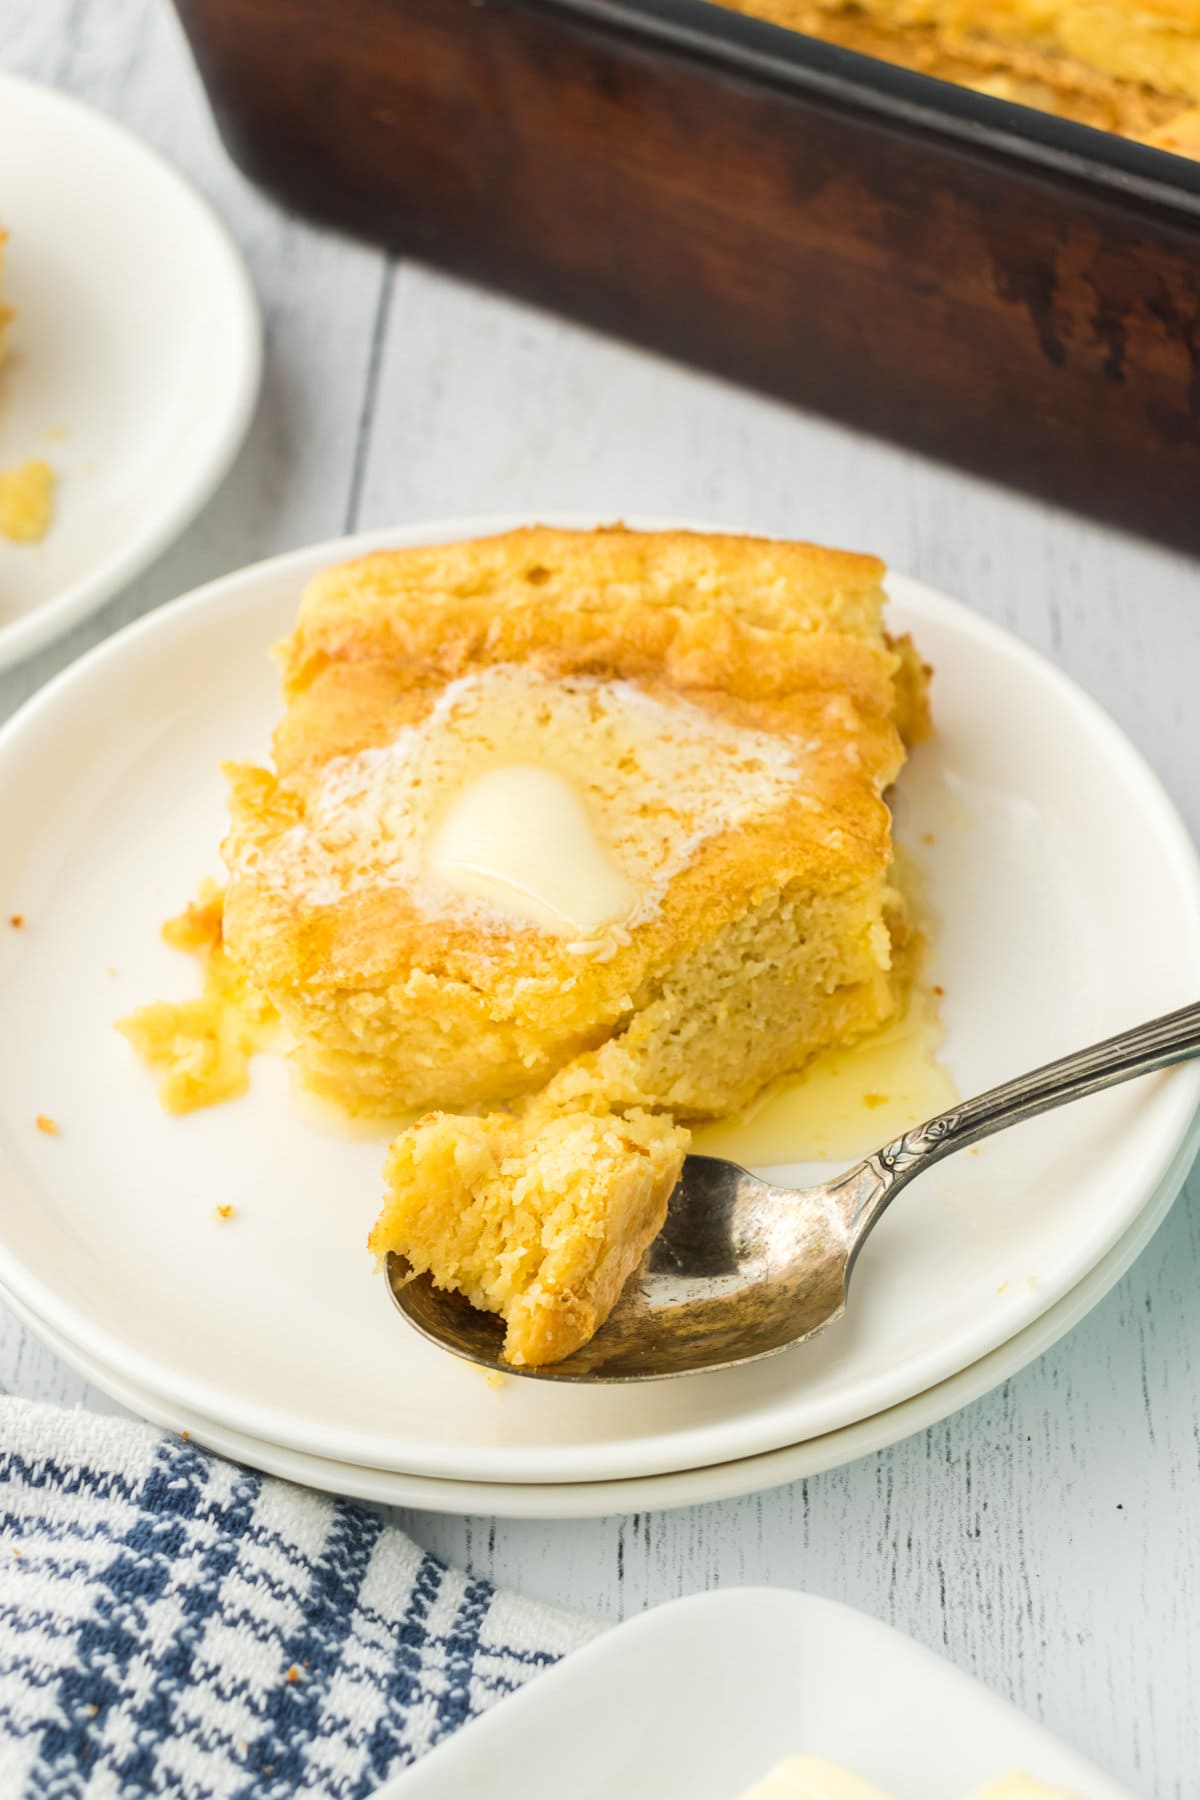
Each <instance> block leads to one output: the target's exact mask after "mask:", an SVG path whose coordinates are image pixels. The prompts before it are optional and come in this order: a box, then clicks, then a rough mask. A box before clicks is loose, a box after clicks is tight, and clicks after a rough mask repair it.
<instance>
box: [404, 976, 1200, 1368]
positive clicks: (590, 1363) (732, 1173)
mask: <svg viewBox="0 0 1200 1800" xmlns="http://www.w3.org/2000/svg"><path fill="white" fill-rule="evenodd" d="M1198 1054H1200V1005H1197V1006H1185V1007H1184V1008H1183V1009H1182V1011H1180V1012H1175V1013H1168V1014H1167V1015H1166V1017H1165V1018H1161V1019H1154V1020H1152V1021H1151V1022H1150V1023H1149V1024H1148V1025H1139V1026H1138V1027H1137V1028H1136V1029H1135V1030H1133V1031H1126V1032H1122V1034H1121V1035H1120V1037H1114V1038H1108V1039H1106V1041H1105V1042H1104V1043H1102V1044H1095V1045H1093V1046H1092V1048H1091V1049H1089V1050H1079V1051H1077V1052H1076V1054H1075V1055H1074V1056H1066V1057H1063V1059H1062V1060H1061V1061H1060V1062H1053V1063H1048V1064H1047V1065H1046V1066H1045V1068H1042V1069H1035V1070H1034V1071H1033V1073H1032V1074H1030V1075H1021V1076H1019V1077H1018V1078H1017V1080H1015V1081H1009V1082H1006V1083H1005V1084H1004V1086H1003V1087H998V1088H992V1089H991V1091H990V1092H989V1093H986V1094H981V1095H980V1096H979V1097H978V1099H975V1100H964V1101H963V1103H962V1105H961V1106H956V1107H954V1108H953V1110H952V1111H950V1112H944V1113H939V1114H938V1116H937V1117H936V1118H934V1119H928V1120H926V1122H925V1124H924V1125H916V1126H914V1127H913V1129H912V1130H911V1131H906V1132H905V1133H904V1135H903V1136H902V1137H898V1138H896V1139H894V1140H893V1142H892V1143H890V1144H885V1145H884V1146H883V1148H882V1149H880V1150H876V1151H875V1152H874V1154H873V1155H871V1156H868V1157H867V1158H866V1159H865V1161H863V1162H860V1163H858V1164H857V1165H856V1166H855V1167H854V1168H853V1169H850V1170H849V1171H848V1172H847V1173H846V1174H845V1175H840V1176H838V1178H837V1179H836V1180H835V1181H829V1182H824V1183H823V1184H822V1185H821V1186H820V1187H810V1188H783V1187H772V1186H771V1184H770V1182H767V1181H761V1180H759V1178H758V1176H756V1175H751V1174H749V1173H748V1172H747V1171H746V1170H745V1169H741V1168H739V1167H738V1165H737V1164H736V1163H731V1162H725V1161H724V1160H723V1159H722V1158H720V1157H716V1156H689V1157H688V1158H687V1159H686V1161H685V1163H684V1166H683V1174H682V1176H681V1177H680V1180H679V1182H678V1184H677V1186H676V1188H675V1191H674V1193H673V1194H672V1195H671V1200H670V1205H669V1207H668V1211H667V1220H666V1224H665V1225H664V1226H663V1229H662V1231H661V1233H660V1234H659V1236H658V1237H657V1238H656V1239H655V1241H654V1243H653V1244H652V1245H651V1246H650V1249H649V1250H648V1251H647V1253H646V1256H645V1257H644V1259H643V1261H642V1264H641V1266H640V1268H639V1269H638V1270H637V1271H636V1272H635V1273H634V1275H632V1276H631V1277H630V1279H629V1281H628V1282H627V1283H626V1286H625V1291H624V1293H623V1294H622V1295H621V1298H620V1300H619V1301H618V1302H617V1305H616V1307H615V1309H614V1310H613V1312H612V1313H611V1315H610V1316H609V1318H608V1320H607V1322H606V1323H605V1324H604V1325H603V1326H601V1328H600V1330H599V1331H598V1332H597V1333H596V1335H595V1337H594V1338H593V1339H592V1340H591V1342H590V1343H589V1344H585V1345H584V1346H583V1348H582V1349H581V1350H576V1351H575V1352H574V1353H573V1355H571V1356H568V1357H566V1358H565V1359H564V1361H562V1362H559V1363H551V1364H548V1365H546V1366H545V1367H542V1368H536V1369H526V1368H514V1367H513V1366H512V1365H511V1364H509V1363H506V1362H505V1361H504V1360H503V1357H502V1355H501V1349H502V1346H503V1343H504V1325H503V1322H502V1321H501V1320H500V1319H499V1318H497V1317H496V1316H495V1315H494V1314H492V1313H482V1312H477V1311H476V1310H475V1308H474V1307H473V1306H471V1305H470V1303H469V1302H468V1301H467V1300H465V1299H464V1298H463V1296H462V1295H461V1294H457V1293H454V1292H452V1291H451V1290H449V1289H446V1288H439V1287H435V1286H434V1285H433V1282H432V1281H431V1280H430V1278H429V1276H427V1275H421V1276H418V1277H416V1278H415V1279H414V1278H413V1276H412V1273H411V1271H410V1269H409V1267H408V1264H407V1263H406V1262H405V1261H404V1259H403V1257H400V1256H397V1255H395V1254H393V1255H390V1256H389V1257H388V1284H389V1286H390V1288H391V1293H392V1298H393V1300H394V1301H395V1303H396V1305H397V1306H398V1307H399V1309H400V1311H401V1312H402V1313H403V1314H404V1316H405V1318H406V1319H408V1320H409V1321H410V1323H411V1324H413V1325H415V1326H416V1328H417V1330H418V1331H420V1332H421V1333H423V1335H424V1336H425V1337H427V1338H429V1339H430V1340H431V1341H432V1342H433V1343H435V1344H440V1345H441V1346H442V1347H443V1348H444V1349H446V1350H452V1351H453V1352H454V1354H455V1355H456V1356H462V1357H466V1358H468V1359H469V1361H471V1362H475V1363H481V1364H483V1366H484V1367H485V1368H488V1369H496V1370H499V1371H501V1372H502V1373H504V1374H506V1375H528V1376H531V1377H533V1378H535V1379H536V1380H539V1381H656V1380H659V1379H661V1378H662V1377H663V1376H666V1375H693V1374H696V1373H698V1372H699V1371H701V1370H704V1369H728V1368H732V1367H733V1366H734V1364H735V1363H743V1362H752V1361H754V1360H755V1359H756V1358H758V1357H762V1356H773V1355H774V1354H775V1352H776V1351H778V1350H787V1349H790V1347H791V1346H792V1345H793V1344H800V1343H803V1341H804V1339H805V1338H810V1337H812V1335H813V1333H814V1332H817V1331H821V1330H822V1329H823V1328H824V1327H825V1326H826V1325H831V1324H832V1323H833V1321H834V1320H835V1319H838V1318H840V1317H841V1315H842V1313H843V1312H844V1311H845V1307H846V1288H847V1284H848V1283H849V1280H850V1274H851V1271H852V1270H853V1268H854V1263H855V1260H856V1258H857V1256H858V1253H859V1251H860V1250H861V1249H862V1247H863V1244H864V1243H865V1242H866V1239H867V1235H868V1233H869V1232H870V1231H871V1229H872V1228H873V1226H874V1225H875V1224H876V1223H877V1221H878V1220H879V1219H880V1218H881V1217H882V1215H883V1213H884V1211H885V1210H886V1208H887V1207H888V1206H889V1205H890V1204H891V1202H892V1201H893V1200H894V1199H895V1197H896V1195H897V1194H898V1193H899V1192H900V1189H901V1188H902V1187H905V1186H907V1184H908V1183H909V1182H910V1181H912V1180H913V1178H914V1176H917V1175H920V1174H921V1173H922V1171H923V1170H925V1169H927V1168H929V1167H930V1166H931V1165H932V1164H933V1163H935V1162H940V1161H941V1159H942V1158H943V1157H944V1156H949V1155H950V1154H951V1152H952V1151H955V1150H962V1149H963V1148H965V1146H966V1145H968V1144H974V1143H976V1142H977V1141H978V1140H979V1139H980V1138H983V1137H989V1136H990V1135H991V1133H992V1132H994V1131H1003V1130H1004V1128H1005V1126H1007V1125H1017V1124H1019V1123H1020V1122H1021V1121H1022V1120H1023V1119H1032V1118H1035V1117H1036V1116H1037V1114H1038V1113H1043V1112H1048V1111H1049V1110H1050V1108H1051V1107H1054V1106H1062V1105H1064V1104H1065V1102H1066V1101H1068V1100H1078V1099H1081V1098H1082V1097H1083V1096H1084V1095H1085V1094H1094V1093H1097V1092H1098V1091H1099V1090H1100V1089H1101V1088H1106V1087H1112V1086H1113V1085H1114V1084H1115V1083H1116V1082H1118V1081H1129V1080H1130V1079H1131V1078H1132V1077H1133V1076H1135V1075H1148V1074H1150V1073H1151V1072H1152V1071H1153V1070H1155V1069H1163V1068H1166V1067H1167V1066H1168V1065H1169V1064H1171V1063H1177V1062H1185V1061H1186V1060H1187V1059H1188V1058H1189V1057H1192V1056H1196V1055H1198Z"/></svg>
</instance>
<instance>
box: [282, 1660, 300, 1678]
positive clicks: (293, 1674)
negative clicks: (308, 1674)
mask: <svg viewBox="0 0 1200 1800" xmlns="http://www.w3.org/2000/svg"><path fill="white" fill-rule="evenodd" d="M284 1679H285V1680H286V1681H290V1682H293V1683H294V1682H297V1681H299V1679H300V1671H299V1669H298V1668H297V1667H296V1665H295V1663H293V1664H292V1666H291V1668H290V1669H289V1670H288V1672H287V1675H286V1676H285V1677H284Z"/></svg>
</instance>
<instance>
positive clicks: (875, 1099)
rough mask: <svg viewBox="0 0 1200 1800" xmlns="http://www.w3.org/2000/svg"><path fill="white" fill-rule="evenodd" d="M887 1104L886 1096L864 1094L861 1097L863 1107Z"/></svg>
mask: <svg viewBox="0 0 1200 1800" xmlns="http://www.w3.org/2000/svg"><path fill="white" fill-rule="evenodd" d="M887 1103H888V1096H887V1094H864V1095H863V1105H864V1106H872V1107H874V1106H886V1105H887Z"/></svg>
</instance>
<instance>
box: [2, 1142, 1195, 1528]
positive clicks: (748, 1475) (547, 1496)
mask: <svg viewBox="0 0 1200 1800" xmlns="http://www.w3.org/2000/svg"><path fill="white" fill-rule="evenodd" d="M1197 1124H1198V1127H1200V1121H1198V1122H1197ZM1198 1137H1200V1130H1194V1131H1193V1133H1192V1136H1191V1139H1190V1140H1189V1141H1188V1142H1187V1143H1186V1144H1185V1145H1184V1146H1183V1148H1182V1150H1181V1152H1180V1155H1179V1157H1178V1158H1177V1159H1176V1163H1175V1166H1174V1167H1173V1168H1172V1170H1171V1171H1170V1173H1169V1176H1168V1179H1167V1180H1166V1181H1165V1182H1164V1183H1163V1185H1162V1186H1161V1188H1160V1189H1159V1191H1158V1192H1157V1193H1156V1194H1155V1195H1154V1197H1153V1198H1152V1200H1151V1202H1150V1204H1149V1205H1148V1206H1147V1207H1146V1208H1145V1209H1144V1210H1143V1211H1142V1212H1141V1213H1140V1214H1139V1215H1138V1218H1137V1219H1136V1221H1135V1222H1134V1224H1133V1225H1132V1226H1131V1227H1130V1229H1129V1231H1127V1232H1126V1234H1125V1236H1124V1237H1123V1238H1122V1239H1121V1240H1120V1242H1119V1243H1117V1244H1115V1245H1114V1246H1113V1248H1112V1249H1111V1250H1110V1251H1109V1252H1108V1254H1107V1256H1104V1257H1102V1258H1101V1260H1100V1261H1099V1262H1098V1263H1097V1264H1096V1267H1095V1268H1094V1269H1093V1270H1091V1272H1090V1273H1089V1274H1088V1275H1085V1277H1084V1279H1083V1280H1082V1281H1081V1282H1080V1283H1079V1285H1078V1287H1076V1288H1073V1289H1072V1290H1071V1292H1070V1293H1069V1294H1066V1295H1064V1297H1063V1298H1062V1299H1061V1300H1060V1301H1059V1302H1058V1303H1057V1305H1055V1306H1052V1307H1051V1308H1050V1310H1049V1312H1045V1313H1043V1314H1042V1316H1041V1318H1040V1319H1038V1320H1036V1321H1035V1323H1034V1324H1032V1325H1029V1326H1027V1327H1026V1328H1025V1330H1024V1331H1022V1332H1018V1334H1017V1336H1016V1337H1014V1338H1010V1339H1009V1341H1008V1342H1007V1343H1006V1344H1002V1345H1001V1346H1000V1348H999V1349H998V1350H993V1351H992V1353H991V1354H990V1356H985V1357H983V1358H982V1359H981V1360H980V1361H979V1362H977V1363H972V1365H971V1367H970V1368H969V1369H963V1370H962V1371H961V1372H960V1373H959V1374H958V1375H952V1376H951V1377H950V1379H949V1380H948V1381H943V1382H940V1383H939V1384H938V1386H937V1387H934V1388H929V1389H927V1390H926V1392H925V1393H923V1394H918V1395H916V1396H915V1397H914V1398H913V1399H911V1400H905V1401H903V1402H901V1404H900V1405H899V1406H893V1407H890V1408H889V1409H888V1410H887V1411H886V1412H882V1413H878V1414H876V1416H875V1417H874V1418H873V1419H862V1420H860V1421H859V1422H858V1424H856V1425H847V1426H844V1427H843V1428H842V1430H841V1431H831V1432H828V1433H827V1434H826V1435H825V1436H824V1437H817V1438H810V1439H809V1440H808V1441H807V1442H806V1443H803V1444H791V1445H788V1446H787V1447H786V1448H784V1449H782V1450H771V1451H768V1452H766V1453H765V1454H764V1455H762V1456H749V1457H743V1458H741V1459H739V1460H736V1461H733V1462H724V1463H714V1464H713V1465H712V1466H711V1467H710V1468H707V1469H682V1470H679V1471H677V1472H676V1473H675V1474H672V1475H651V1476H647V1477H645V1478H643V1479H641V1480H637V1479H634V1480H628V1481H592V1482H587V1481H578V1482H572V1483H569V1484H565V1485H562V1484H555V1483H553V1482H530V1483H529V1484H527V1485H526V1486H524V1487H522V1486H519V1485H516V1484H512V1483H506V1482H469V1481H439V1480H437V1479H436V1478H435V1477H432V1476H428V1475H406V1474H404V1473H402V1472H400V1473H397V1472H395V1471H390V1470H387V1469H369V1468H366V1467H364V1466H362V1465H357V1464H352V1463H339V1462H330V1461H328V1460H326V1459H324V1458H321V1457H317V1456H306V1455H305V1454H304V1453H303V1452H302V1451H298V1450H285V1449H283V1448H281V1447H280V1446H279V1445H278V1444H267V1443H263V1442H262V1441H261V1440H260V1439H258V1438H249V1437H245V1436H243V1435H242V1434H241V1433H239V1432H236V1431H230V1430H229V1429H228V1428H227V1427H224V1426H221V1425H219V1424H216V1423H214V1422H213V1421H212V1420H210V1419H205V1418H202V1417H201V1416H200V1415H199V1414H197V1413H191V1412H187V1411H185V1410H183V1409H182V1408H180V1407H179V1406H178V1404H176V1403H175V1402H173V1401H171V1400H169V1399H165V1398H163V1397H162V1396H160V1395H157V1394H152V1393H150V1392H148V1391H147V1390H146V1389H144V1388H139V1387H138V1386H136V1385H135V1384H134V1383H132V1382H128V1381H125V1380H123V1379H122V1378H121V1377H120V1376H119V1375H115V1374H113V1372H112V1370H111V1369H107V1368H105V1366H104V1365H103V1364H102V1363H99V1362H97V1361H96V1360H95V1359H94V1358H92V1357H90V1356H88V1354H87V1353H86V1351H82V1350H80V1349H78V1347H77V1346H76V1345H74V1344H72V1343H71V1342H69V1340H67V1339H66V1338H63V1337H61V1336H60V1335H59V1334H58V1333H57V1332H55V1331H53V1330H52V1329H51V1327H50V1326H48V1325H46V1324H45V1323H44V1322H43V1321H42V1320H41V1319H38V1318H37V1317H36V1316H35V1315H34V1314H33V1313H31V1312H30V1311H29V1310H28V1309H27V1308H26V1307H23V1306H22V1305H20V1303H19V1302H18V1301H16V1300H14V1299H13V1297H12V1296H11V1295H9V1294H5V1295H3V1296H2V1298H3V1302H4V1303H5V1304H6V1305H8V1306H9V1307H10V1308H11V1309H12V1310H13V1311H14V1312H15V1313H16V1314H17V1316H18V1317H19V1318H21V1319H22V1320H23V1321H24V1323H25V1324H26V1325H28V1326H29V1328H30V1330H31V1331H33V1332H35V1333H36V1335H37V1336H39V1337H40V1338H41V1339H42V1340H43V1342H45V1343H46V1344H47V1345H48V1346H49V1348H50V1349H51V1350H53V1351H54V1353H55V1354H56V1355H57V1356H60V1357H61V1358H62V1359H63V1361H64V1362H66V1363H68V1364H69V1365H70V1366H71V1367H72V1368H73V1369H75V1370H77V1371H78V1373H79V1374H81V1375H82V1376H83V1377H84V1379H85V1380H87V1381H90V1382H92V1383H93V1384H94V1385H95V1386H96V1387H98V1388H100V1389H101V1390H102V1391H103V1392H104V1393H106V1394H109V1395H110V1396H111V1397H112V1398H113V1399H114V1400H117V1401H118V1402H119V1403H120V1404H121V1405H122V1406H125V1407H127V1408H128V1409H129V1411H130V1412H133V1413H137V1414H138V1415H140V1416H141V1417H142V1418H145V1419H149V1420H150V1421H151V1422H152V1423H153V1424H155V1425H161V1426H163V1427H165V1428H166V1429H167V1430H170V1431H186V1432H187V1433H188V1435H189V1436H190V1437H192V1438H194V1439H195V1440H196V1442H197V1443H200V1444H206V1445H207V1446H208V1447H209V1448H210V1449H212V1450H216V1451H219V1452H220V1454H221V1455H223V1456H227V1457H230V1458H231V1459H232V1460H233V1461H234V1462H239V1463H246V1464H248V1465H249V1466H250V1467H251V1468H256V1469H263V1470H265V1471H266V1472H267V1473H268V1474H271V1475H281V1476H283V1477H284V1478H285V1479H286V1480H288V1481H296V1482H300V1483H301V1484H302V1485H303V1486H305V1487H313V1488H319V1489H321V1490H322V1491H323V1492H325V1493H332V1494H349V1495H350V1496H352V1497H353V1498H354V1499H358V1500H368V1501H372V1502H374V1503H375V1504H377V1505H383V1506H416V1507H421V1508H424V1510H426V1511H427V1512H446V1513H454V1514H458V1515H462V1514H464V1513H483V1514H485V1515H490V1516H495V1517H499V1518H510V1519H529V1518H538V1519H602V1518H611V1517H612V1515H613V1514H614V1513H633V1512H648V1511H651V1510H653V1509H656V1508H663V1507H673V1506H697V1505H700V1504H701V1503H702V1502H705V1501H709V1500H730V1499H736V1498H738V1497H740V1496H741V1495H742V1494H754V1493H759V1492H761V1491H762V1490H763V1489H764V1488H770V1487H778V1486H780V1485H781V1484H782V1483H784V1482H787V1481H799V1480H802V1479H803V1478H805V1477H807V1476H809V1475H819V1474H823V1473H824V1472H825V1471H826V1470H827V1469H835V1468H840V1467H841V1465H842V1464H843V1463H848V1462H853V1461H855V1459H856V1458H858V1457H860V1456H869V1455H871V1454H872V1453H874V1452H875V1451H878V1450H884V1449H886V1448H887V1447H888V1446H889V1445H890V1444H895V1443H898V1442H899V1440H900V1439H901V1438H905V1437H908V1436H910V1435H911V1434H912V1433H913V1432H915V1431H924V1430H926V1429H927V1428H928V1427H929V1426H931V1425H936V1424H938V1423H939V1421H940V1420H942V1419H944V1418H947V1417H948V1416H949V1414H950V1413H952V1412H957V1411H958V1409H959V1408H960V1407H963V1406H967V1405H969V1404H970V1403H971V1401H972V1400H977V1399H979V1398H980V1396H981V1395H983V1394H986V1393H988V1392H990V1391H991V1389H992V1388H994V1387H996V1386H997V1385H998V1384H999V1383H1000V1382H1002V1381H1006V1380H1007V1379H1008V1377H1009V1376H1010V1375H1014V1374H1016V1372H1017V1371H1018V1370H1019V1369H1022V1368H1024V1367H1025V1365H1026V1364H1027V1363H1029V1362H1031V1361H1032V1360H1033V1359H1034V1358H1035V1357H1037V1356H1040V1355H1041V1354H1042V1353H1043V1351H1045V1350H1048V1349H1049V1348H1050V1346H1051V1345H1052V1344H1054V1343H1056V1342H1057V1340H1058V1339H1059V1338H1060V1337H1062V1336H1063V1335H1064V1334H1065V1333H1066V1332H1068V1331H1070V1330H1071V1329H1072V1327H1073V1326H1075V1325H1076V1324H1078V1322H1079V1321H1080V1320H1081V1319H1082V1318H1083V1317H1084V1316H1085V1314H1087V1313H1089V1312H1090V1311H1091V1309H1092V1308H1093V1306H1095V1305H1096V1304H1097V1303H1098V1301H1099V1300H1100V1299H1101V1298H1102V1297H1103V1296H1104V1295H1105V1294H1106V1293H1108V1291H1109V1289H1110V1288H1111V1287H1113V1285H1114V1284H1115V1283H1116V1282H1117V1281H1119V1280H1120V1278H1121V1276H1122V1275H1123V1274H1124V1273H1125V1271H1126V1270H1127V1269H1128V1268H1129V1267H1130V1265H1131V1264H1132V1263H1133V1262H1134V1260H1135V1259H1136V1258H1137V1257H1138V1256H1139V1255H1140V1254H1141V1252H1142V1250H1143V1249H1144V1248H1145V1246H1146V1245H1147V1244H1148V1243H1149V1241H1150V1239H1151V1238H1152V1237H1153V1235H1154V1233H1155V1232H1156V1231H1157V1229H1158V1227H1159V1225H1160V1224H1161V1223H1162V1221H1163V1219H1164V1218H1165V1217H1166V1215H1167V1213H1168V1211H1169V1210H1170V1208H1171V1205H1172V1204H1173V1202H1174V1200H1175V1198H1176V1196H1177V1194H1178V1191H1179V1188H1180V1185H1181V1183H1182V1182H1183V1180H1184V1177H1185V1176H1186V1174H1187V1170H1188V1168H1189V1166H1190V1164H1191V1161H1192V1157H1193V1154H1194V1151H1195V1148H1196V1143H1197V1139H1198Z"/></svg>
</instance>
